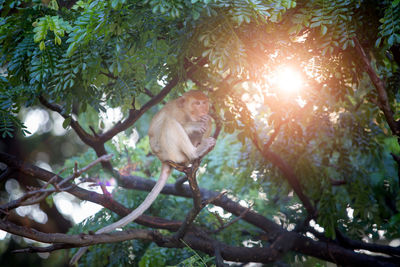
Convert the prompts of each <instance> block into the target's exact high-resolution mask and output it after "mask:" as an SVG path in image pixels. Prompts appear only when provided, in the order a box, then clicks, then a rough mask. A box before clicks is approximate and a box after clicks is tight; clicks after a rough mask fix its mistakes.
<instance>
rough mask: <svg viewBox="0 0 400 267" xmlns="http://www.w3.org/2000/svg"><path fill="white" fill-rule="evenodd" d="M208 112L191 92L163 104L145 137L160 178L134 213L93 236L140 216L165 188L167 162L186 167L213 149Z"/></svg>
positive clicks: (200, 97)
mask: <svg viewBox="0 0 400 267" xmlns="http://www.w3.org/2000/svg"><path fill="white" fill-rule="evenodd" d="M208 111H209V101H208V98H207V96H206V95H205V94H204V93H202V92H200V91H196V90H192V91H189V92H186V93H184V94H183V95H182V96H181V97H179V98H177V99H175V100H172V101H170V102H168V103H167V104H165V106H164V107H163V108H162V109H161V110H160V111H159V112H158V113H157V114H156V115H155V116H154V117H153V119H152V120H151V122H150V127H149V132H148V134H149V140H150V147H151V150H152V151H153V153H154V154H155V155H156V156H157V157H158V159H159V160H160V161H161V163H162V164H161V173H160V177H159V179H158V181H157V183H156V184H155V185H154V187H153V189H152V190H151V192H150V193H149V194H148V195H147V197H146V199H145V200H144V201H143V202H142V203H141V204H140V205H139V206H138V207H137V208H136V209H135V210H133V211H132V212H131V213H130V214H128V215H127V216H125V217H123V218H122V219H120V220H119V221H117V222H115V223H112V224H110V225H108V226H106V227H104V228H102V229H100V230H98V231H96V234H101V233H109V232H111V231H113V230H115V229H116V228H120V227H123V226H125V225H127V224H128V223H130V222H132V221H134V220H135V219H137V218H138V217H139V216H140V215H142V214H143V213H144V212H145V211H146V210H147V209H148V208H149V207H150V206H151V204H152V203H153V202H154V200H155V199H156V198H157V196H158V195H159V194H160V192H161V190H162V189H163V187H164V185H165V184H166V182H167V179H168V177H169V175H170V174H171V171H172V168H171V166H170V165H169V164H168V162H169V161H172V162H174V163H177V164H180V165H185V166H187V165H189V164H190V163H191V162H192V161H193V160H195V159H198V158H200V157H203V156H204V155H205V153H206V152H207V151H208V150H209V149H210V148H212V147H213V146H214V145H215V139H214V138H212V137H209V136H210V134H211V117H210V116H209V115H208ZM86 250H87V247H82V248H80V249H79V251H78V252H77V253H76V254H75V255H74V257H73V258H72V259H71V261H70V264H71V265H73V264H75V263H76V262H77V261H78V260H79V258H80V257H81V256H82V255H83V254H84V253H85V251H86Z"/></svg>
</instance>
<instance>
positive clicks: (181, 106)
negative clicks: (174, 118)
mask: <svg viewBox="0 0 400 267" xmlns="http://www.w3.org/2000/svg"><path fill="white" fill-rule="evenodd" d="M176 102H177V105H178V108H183V104H184V103H185V98H184V97H183V96H180V97H178V99H177V100H176Z"/></svg>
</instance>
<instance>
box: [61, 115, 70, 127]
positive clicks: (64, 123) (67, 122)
mask: <svg viewBox="0 0 400 267" xmlns="http://www.w3.org/2000/svg"><path fill="white" fill-rule="evenodd" d="M70 124H71V117H68V118H66V119H65V120H64V122H63V124H62V127H63V128H64V129H67V127H68V126H69V125H70Z"/></svg>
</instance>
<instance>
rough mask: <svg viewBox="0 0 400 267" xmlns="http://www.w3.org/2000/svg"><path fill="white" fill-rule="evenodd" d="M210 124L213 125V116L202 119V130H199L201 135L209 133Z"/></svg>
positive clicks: (202, 117)
mask: <svg viewBox="0 0 400 267" xmlns="http://www.w3.org/2000/svg"><path fill="white" fill-rule="evenodd" d="M210 123H211V116H209V115H203V116H201V117H200V129H199V132H200V133H201V134H204V133H205V132H206V131H207V129H208V127H209V125H210Z"/></svg>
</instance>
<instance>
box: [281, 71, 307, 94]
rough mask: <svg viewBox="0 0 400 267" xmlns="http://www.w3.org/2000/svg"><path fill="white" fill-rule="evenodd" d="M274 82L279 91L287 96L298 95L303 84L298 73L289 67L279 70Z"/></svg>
mask: <svg viewBox="0 0 400 267" xmlns="http://www.w3.org/2000/svg"><path fill="white" fill-rule="evenodd" d="M274 80H275V81H274V83H275V85H276V86H277V87H278V88H279V90H280V91H283V92H285V93H287V94H293V93H298V92H299V91H300V89H301V87H302V84H303V79H302V77H301V75H300V73H299V72H298V71H296V70H294V69H292V68H291V67H283V68H282V69H280V70H279V71H278V72H277V74H276V77H275V79H274Z"/></svg>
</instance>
